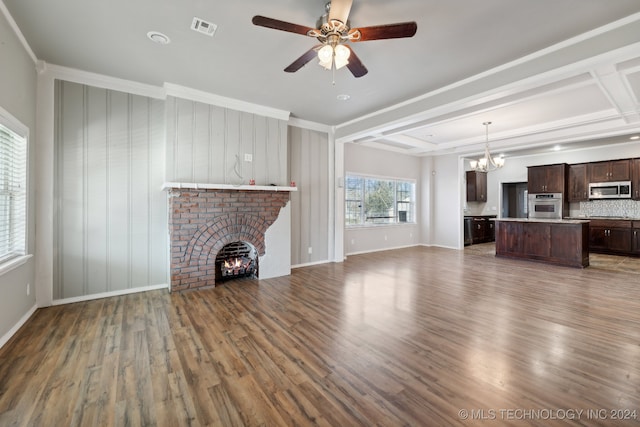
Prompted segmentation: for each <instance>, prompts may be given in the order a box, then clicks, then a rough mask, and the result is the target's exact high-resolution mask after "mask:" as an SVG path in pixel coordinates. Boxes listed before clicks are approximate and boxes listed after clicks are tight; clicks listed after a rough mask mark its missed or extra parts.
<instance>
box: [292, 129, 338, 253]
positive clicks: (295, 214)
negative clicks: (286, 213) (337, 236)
mask: <svg viewBox="0 0 640 427" xmlns="http://www.w3.org/2000/svg"><path fill="white" fill-rule="evenodd" d="M289 151H290V169H291V179H292V180H294V181H296V185H297V186H298V191H297V192H293V193H291V264H292V265H293V266H296V265H305V264H313V263H320V262H327V261H328V260H329V240H328V235H329V215H330V213H329V142H328V135H327V134H326V133H323V132H318V131H314V130H309V129H301V128H298V127H294V126H290V127H289ZM309 248H311V253H309Z"/></svg>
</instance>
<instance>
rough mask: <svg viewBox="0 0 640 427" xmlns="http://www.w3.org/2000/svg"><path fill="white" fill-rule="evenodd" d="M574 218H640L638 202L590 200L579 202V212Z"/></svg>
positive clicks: (575, 213)
mask: <svg viewBox="0 0 640 427" xmlns="http://www.w3.org/2000/svg"><path fill="white" fill-rule="evenodd" d="M572 215H575V216H619V217H629V218H640V201H635V200H591V201H589V202H580V211H579V212H574V213H572Z"/></svg>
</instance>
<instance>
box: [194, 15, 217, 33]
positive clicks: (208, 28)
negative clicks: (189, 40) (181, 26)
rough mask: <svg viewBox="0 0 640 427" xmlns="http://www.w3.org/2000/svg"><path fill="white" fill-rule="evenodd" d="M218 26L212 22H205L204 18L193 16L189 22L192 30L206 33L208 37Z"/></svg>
mask: <svg viewBox="0 0 640 427" xmlns="http://www.w3.org/2000/svg"><path fill="white" fill-rule="evenodd" d="M217 28H218V26H217V25H216V24H214V23H211V22H207V21H205V20H204V19H200V18H193V22H191V29H192V30H193V31H197V32H199V33H202V34H206V35H208V36H209V37H213V34H214V33H215V32H216V29H217Z"/></svg>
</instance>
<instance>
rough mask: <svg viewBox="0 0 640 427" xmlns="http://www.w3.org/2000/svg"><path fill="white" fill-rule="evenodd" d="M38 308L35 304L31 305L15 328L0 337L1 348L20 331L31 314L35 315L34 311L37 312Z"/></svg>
mask: <svg viewBox="0 0 640 427" xmlns="http://www.w3.org/2000/svg"><path fill="white" fill-rule="evenodd" d="M37 309H38V306H37V305H34V306H33V307H31V308H30V309H29V311H27V312H26V313H25V314H24V316H22V317H21V318H20V320H19V321H18V323H16V324H15V325H13V328H11V329H10V330H9V332H7V333H6V334H4V336H3V337H2V338H0V348H2V347H4V345H5V344H6V343H7V341H9V340H10V339H11V337H12V336H13V335H14V334H15V333H16V332H18V329H20V328H21V327H22V325H24V324H25V323H27V320H29V318H31V316H33V313H35V312H36V310H37Z"/></svg>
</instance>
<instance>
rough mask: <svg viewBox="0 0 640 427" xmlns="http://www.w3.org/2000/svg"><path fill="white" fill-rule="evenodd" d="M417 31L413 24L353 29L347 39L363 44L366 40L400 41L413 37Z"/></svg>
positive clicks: (401, 23) (416, 25) (416, 26)
mask: <svg viewBox="0 0 640 427" xmlns="http://www.w3.org/2000/svg"><path fill="white" fill-rule="evenodd" d="M417 30H418V24H416V23H415V22H400V23H397V24H388V25H374V26H372V27H362V28H354V29H352V30H351V31H349V39H350V40H351V41H352V42H365V41H368V40H382V39H400V38H404V37H413V36H414V35H415V34H416V31H417Z"/></svg>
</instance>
